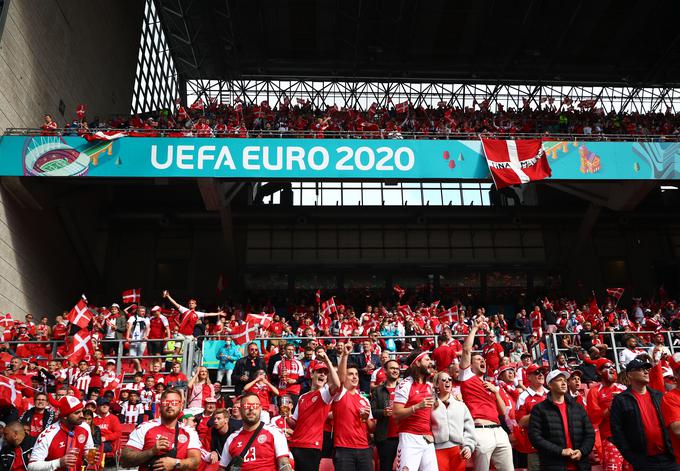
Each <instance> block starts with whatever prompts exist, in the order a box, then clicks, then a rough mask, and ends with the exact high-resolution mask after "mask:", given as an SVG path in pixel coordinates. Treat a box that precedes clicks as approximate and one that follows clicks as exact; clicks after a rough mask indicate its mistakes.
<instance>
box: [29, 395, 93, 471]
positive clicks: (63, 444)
mask: <svg viewBox="0 0 680 471" xmlns="http://www.w3.org/2000/svg"><path fill="white" fill-rule="evenodd" d="M58 410H59V417H60V418H59V422H57V423H55V424H52V425H51V426H50V427H48V428H47V429H45V430H44V431H43V432H42V433H41V434H40V435H39V436H38V439H37V440H36V442H35V447H34V448H33V451H32V452H31V460H30V462H29V464H28V470H29V471H52V470H55V469H57V468H62V469H66V468H68V469H80V468H81V467H82V466H83V457H84V456H85V451H87V450H91V449H93V448H94V442H93V440H92V433H91V432H90V427H89V426H88V425H87V424H86V423H84V420H85V419H84V417H83V403H82V402H81V401H80V400H79V399H77V398H75V397H73V396H64V397H62V398H61V399H59V403H58ZM98 454H99V453H98V452H96V451H95V452H93V455H92V458H93V460H92V462H93V463H96V462H97V459H98Z"/></svg>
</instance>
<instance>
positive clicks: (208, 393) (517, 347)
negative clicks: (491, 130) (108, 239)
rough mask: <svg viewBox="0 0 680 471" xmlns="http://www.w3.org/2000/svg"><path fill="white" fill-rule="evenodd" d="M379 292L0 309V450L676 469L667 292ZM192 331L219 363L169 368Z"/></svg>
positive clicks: (70, 464) (178, 461) (150, 462)
mask: <svg viewBox="0 0 680 471" xmlns="http://www.w3.org/2000/svg"><path fill="white" fill-rule="evenodd" d="M394 291H395V293H396V295H397V301H396V302H386V303H379V304H377V305H375V306H366V307H365V308H364V309H363V310H362V311H361V312H359V311H355V310H354V308H352V307H351V306H349V305H347V306H345V305H342V304H339V303H336V301H335V298H334V297H330V298H328V299H327V300H325V301H322V299H321V294H320V293H319V292H317V294H316V300H315V301H316V302H312V303H301V304H299V305H291V306H288V307H287V308H286V309H276V308H274V306H272V305H271V304H269V303H263V304H262V305H259V306H255V305H239V304H233V305H228V306H223V307H221V308H219V309H217V310H216V311H215V312H205V311H201V310H199V309H198V306H197V302H196V300H195V299H190V300H189V301H188V302H187V303H186V306H184V305H182V304H180V303H179V302H177V301H176V300H175V299H173V297H172V296H171V294H170V293H169V292H168V291H164V292H163V293H162V297H161V302H160V303H159V305H157V306H154V307H152V308H151V309H147V308H146V307H144V306H142V305H140V304H139V299H140V298H139V297H140V296H141V293H133V295H132V296H131V298H130V297H127V296H129V295H126V294H125V293H124V299H126V300H128V301H130V300H132V301H136V302H135V303H128V304H129V305H128V306H127V307H126V308H125V309H121V307H120V306H119V305H118V304H112V305H110V306H108V307H105V308H101V307H100V308H97V307H94V306H92V305H88V303H87V301H86V300H84V299H82V300H79V302H78V304H77V305H76V306H75V307H74V308H73V309H72V310H71V311H69V312H68V313H64V315H62V316H57V319H56V323H55V324H53V325H50V322H49V320H48V318H47V317H43V318H42V319H41V320H40V322H39V323H37V324H36V323H34V322H33V316H32V315H30V314H29V315H27V316H26V318H25V320H24V321H17V320H14V319H12V318H11V316H10V315H6V316H5V317H4V318H2V319H0V329H2V333H3V336H4V340H5V342H4V343H3V344H0V361H2V362H3V363H4V368H6V369H5V370H4V371H3V373H2V374H1V375H0V420H2V424H0V425H3V426H4V432H3V436H4V439H3V440H2V446H1V448H0V467H1V468H2V469H7V470H12V471H19V470H23V469H28V470H29V471H46V470H55V469H71V468H74V469H79V468H81V467H87V468H88V469H100V468H102V467H103V466H104V464H108V465H113V463H119V464H120V465H121V466H123V467H139V468H140V469H143V470H155V471H161V470H166V471H170V470H173V469H179V470H194V469H202V470H206V469H207V470H217V469H218V468H220V469H224V468H227V469H242V470H273V469H278V470H282V471H286V470H292V469H296V470H298V471H299V470H318V469H332V468H329V466H330V463H329V459H332V462H333V465H334V467H335V469H337V470H371V469H380V470H392V469H397V470H399V471H405V470H408V469H411V470H416V469H420V470H437V469H438V470H462V469H465V468H466V467H472V468H474V469H476V470H488V469H490V466H491V465H492V464H493V466H494V468H495V469H496V470H512V469H516V468H528V469H532V470H533V469H551V470H552V469H569V470H571V469H591V465H592V464H600V465H601V466H602V469H605V470H610V469H611V470H614V469H634V470H654V469H665V470H668V469H678V464H677V463H680V390H676V389H675V386H676V381H677V380H678V379H680V353H678V354H675V355H672V354H671V353H672V349H674V348H675V347H676V346H678V345H680V339H678V338H677V337H676V334H675V332H674V331H676V330H678V325H677V324H678V322H680V321H679V320H678V318H679V317H680V310H679V309H678V307H677V304H676V303H675V302H674V301H670V300H666V299H663V300H661V301H650V302H645V301H643V300H641V299H633V301H632V304H631V305H630V306H627V307H626V308H624V307H622V306H619V301H620V299H621V296H622V294H623V290H622V289H611V290H608V294H609V297H608V298H607V299H606V301H605V302H604V303H603V304H602V306H601V307H600V306H599V305H598V303H597V301H596V300H595V299H592V300H591V301H589V302H588V303H586V304H583V305H580V304H577V303H576V302H575V301H573V300H568V299H559V300H553V301H552V302H551V301H549V300H548V299H547V298H546V299H543V300H539V301H538V302H537V303H536V305H535V306H533V307H530V308H528V309H526V310H525V309H519V310H518V312H516V313H509V314H510V315H509V318H508V319H506V317H505V315H504V313H500V312H499V313H496V314H491V313H487V312H486V311H485V309H484V308H483V307H471V306H466V305H464V304H463V303H460V302H456V301H454V302H453V303H452V304H451V305H450V306H449V307H448V308H446V307H444V306H443V304H442V303H439V302H438V301H435V302H431V303H424V302H415V303H414V302H412V301H413V298H410V299H409V302H408V303H407V302H403V303H402V301H401V300H402V297H403V296H404V290H402V289H401V288H399V287H398V286H395V288H394ZM547 333H550V334H556V336H557V338H559V339H561V340H560V342H558V345H557V348H558V350H557V352H558V354H557V355H556V356H555V357H554V358H553V357H551V358H548V349H547V348H546V342H549V341H550V339H551V338H552V337H549V336H546V334H547ZM610 333H616V335H611V334H610ZM36 341H42V342H39V343H31V342H36ZM208 341H210V342H219V345H218V346H219V349H218V351H217V355H216V357H217V361H218V367H217V368H216V369H215V370H213V371H209V370H208V369H207V368H206V367H205V366H197V367H195V368H191V371H183V365H182V358H183V349H187V348H195V347H197V346H198V345H199V344H200V343H201V342H208ZM112 358H116V359H118V358H120V359H121V360H122V362H121V364H120V369H121V373H122V374H118V366H119V364H118V363H117V360H115V359H112ZM185 373H189V374H185ZM237 463H238V464H237ZM235 466H237V467H235Z"/></svg>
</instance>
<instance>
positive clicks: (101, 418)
mask: <svg viewBox="0 0 680 471" xmlns="http://www.w3.org/2000/svg"><path fill="white" fill-rule="evenodd" d="M110 405H111V404H110V402H109V400H108V399H107V398H105V397H100V398H99V399H97V415H96V416H95V417H94V424H95V425H96V426H97V427H99V430H101V432H102V443H103V444H104V451H105V452H107V453H108V452H111V451H113V444H114V443H115V442H116V440H118V439H119V438H120V435H121V430H120V419H118V417H117V416H115V415H113V414H112V413H111V411H110V409H111V407H110Z"/></svg>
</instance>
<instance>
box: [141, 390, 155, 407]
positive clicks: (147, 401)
mask: <svg viewBox="0 0 680 471" xmlns="http://www.w3.org/2000/svg"><path fill="white" fill-rule="evenodd" d="M139 397H140V400H141V401H142V405H143V406H144V411H145V412H148V411H150V410H151V404H153V403H154V402H156V393H155V392H154V391H153V390H152V389H148V390H147V389H146V388H144V389H142V391H141V392H140V393H139Z"/></svg>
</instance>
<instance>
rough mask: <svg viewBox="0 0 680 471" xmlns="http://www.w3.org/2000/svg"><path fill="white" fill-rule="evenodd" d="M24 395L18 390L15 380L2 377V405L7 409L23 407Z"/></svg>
mask: <svg viewBox="0 0 680 471" xmlns="http://www.w3.org/2000/svg"><path fill="white" fill-rule="evenodd" d="M22 402H23V400H22V395H21V394H20V393H19V391H18V390H17V388H16V383H15V381H14V380H13V379H10V378H8V377H7V376H4V375H0V405H2V406H5V407H21V405H22Z"/></svg>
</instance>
